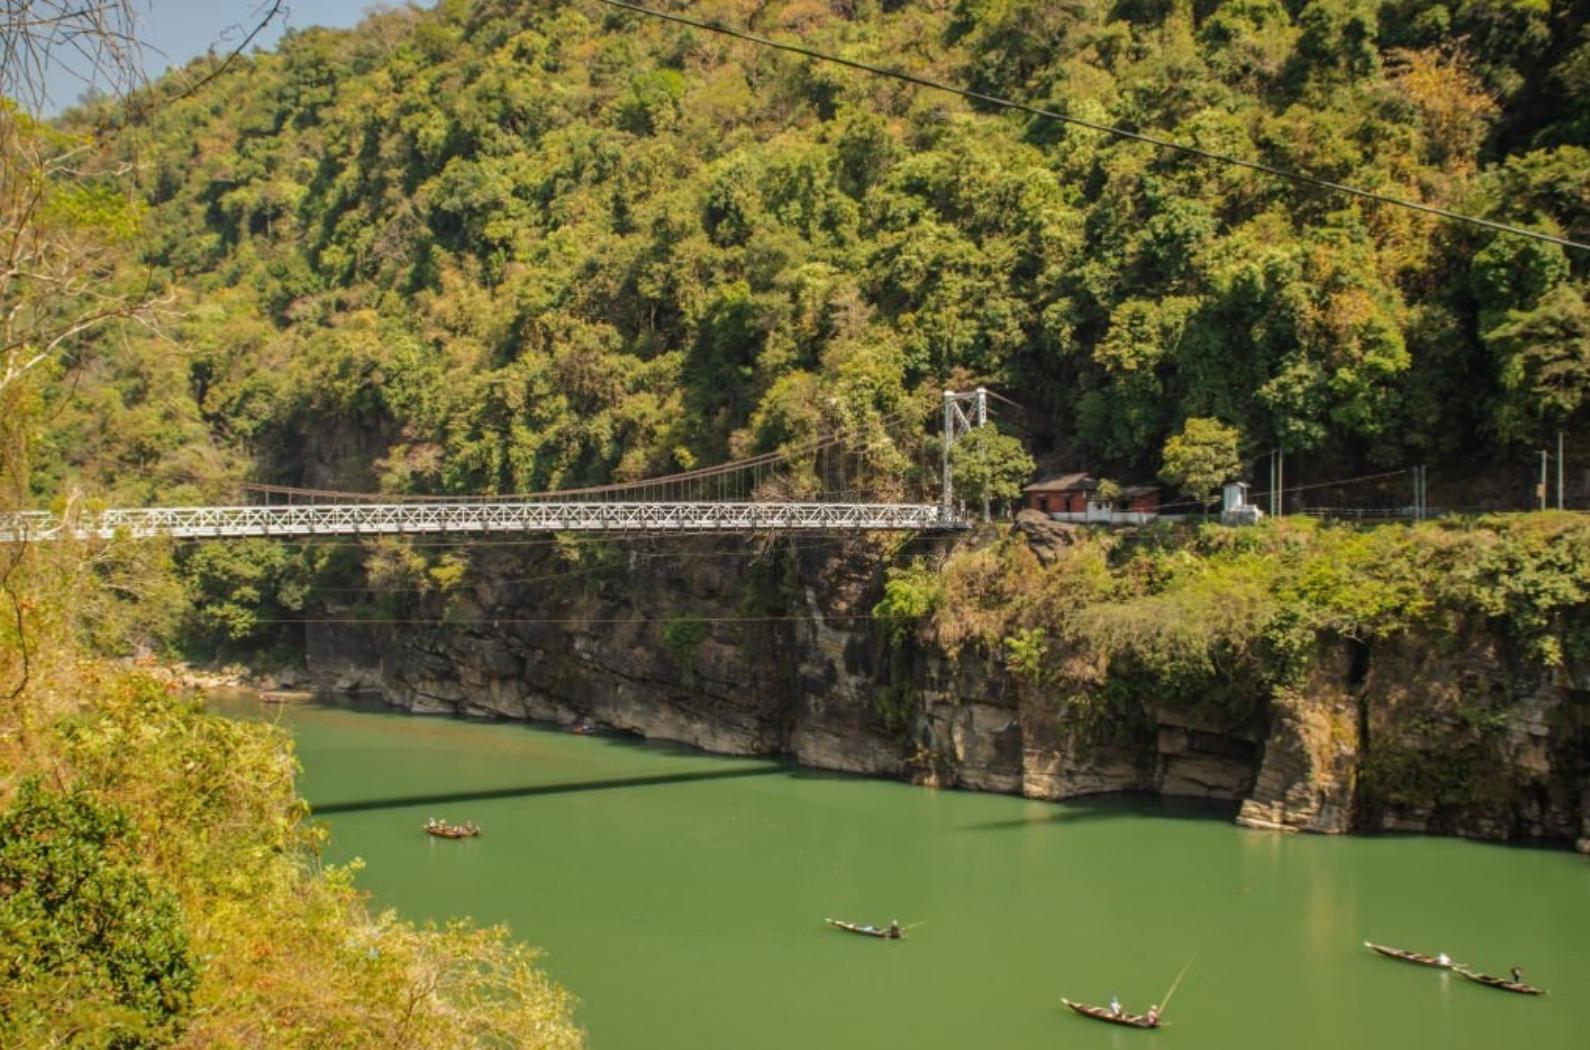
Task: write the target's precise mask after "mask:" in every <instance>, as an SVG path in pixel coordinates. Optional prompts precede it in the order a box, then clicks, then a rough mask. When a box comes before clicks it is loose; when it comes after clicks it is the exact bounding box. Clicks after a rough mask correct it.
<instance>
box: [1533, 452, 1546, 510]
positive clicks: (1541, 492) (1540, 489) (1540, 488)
mask: <svg viewBox="0 0 1590 1050" xmlns="http://www.w3.org/2000/svg"><path fill="white" fill-rule="evenodd" d="M1535 495H1537V496H1539V497H1540V509H1541V510H1545V509H1546V450H1545V449H1541V450H1540V484H1538V485H1536V486H1535Z"/></svg>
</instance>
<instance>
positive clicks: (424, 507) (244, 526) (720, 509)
mask: <svg viewBox="0 0 1590 1050" xmlns="http://www.w3.org/2000/svg"><path fill="white" fill-rule="evenodd" d="M963 528H966V522H964V521H963V520H961V519H960V518H958V517H956V516H955V515H953V514H946V513H945V511H944V510H943V508H941V507H938V506H936V505H933V504H921V503H616V502H615V503H591V502H581V503H543V502H536V501H529V502H523V501H502V500H491V499H479V500H458V501H448V502H424V503H421V502H410V503H325V504H307V505H302V506H243V507H149V508H145V509H139V510H104V511H100V512H99V513H97V514H84V515H81V516H79V517H78V518H77V519H76V521H75V522H74V523H73V525H72V527H71V529H70V532H71V534H72V535H73V536H76V537H77V538H79V539H88V538H94V537H98V538H103V539H111V538H113V537H116V536H126V537H129V538H143V537H150V536H172V537H176V538H178V539H201V538H209V537H229V536H381V535H396V534H405V533H438V532H462V533H492V532H755V531H761V530H765V529H772V530H783V531H804V532H813V531H847V530H913V531H937V530H951V529H963ZM67 531H68V529H67V526H66V524H65V523H63V522H62V520H61V519H60V518H58V517H57V516H56V515H54V514H51V513H49V512H47V511H24V512H21V513H16V514H0V543H7V542H16V541H17V540H22V539H27V540H51V539H59V538H60V537H61V536H63V535H64V534H66V533H67Z"/></svg>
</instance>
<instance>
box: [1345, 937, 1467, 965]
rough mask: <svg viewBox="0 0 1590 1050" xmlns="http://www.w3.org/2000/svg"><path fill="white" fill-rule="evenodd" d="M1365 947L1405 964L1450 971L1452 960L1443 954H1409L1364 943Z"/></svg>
mask: <svg viewBox="0 0 1590 1050" xmlns="http://www.w3.org/2000/svg"><path fill="white" fill-rule="evenodd" d="M1364 947H1365V948H1368V949H1369V950H1370V951H1372V952H1379V953H1380V954H1381V955H1384V956H1385V957H1386V958H1388V959H1401V960H1402V961H1403V962H1411V963H1418V964H1419V965H1420V966H1433V967H1435V968H1436V969H1438V970H1450V969H1451V968H1452V966H1453V963H1452V960H1451V959H1449V958H1447V957H1446V955H1445V954H1444V953H1443V954H1441V955H1425V954H1424V953H1423V952H1409V951H1404V950H1403V949H1401V948H1388V947H1386V946H1385V945H1384V944H1374V943H1372V942H1370V941H1365V942H1364Z"/></svg>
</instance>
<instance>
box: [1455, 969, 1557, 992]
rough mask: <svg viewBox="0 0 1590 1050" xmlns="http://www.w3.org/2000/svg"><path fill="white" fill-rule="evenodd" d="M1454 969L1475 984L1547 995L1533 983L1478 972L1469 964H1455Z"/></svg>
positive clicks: (1506, 990)
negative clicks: (1468, 965) (1469, 966)
mask: <svg viewBox="0 0 1590 1050" xmlns="http://www.w3.org/2000/svg"><path fill="white" fill-rule="evenodd" d="M1452 969H1453V970H1455V971H1457V972H1458V973H1460V974H1462V975H1463V976H1464V977H1467V978H1468V979H1469V980H1471V981H1473V982H1474V983H1475V984H1483V985H1485V986H1486V987H1487V988H1500V989H1501V990H1502V991H1504V992H1517V993H1518V994H1519V995H1545V994H1546V989H1544V988H1536V987H1535V986H1534V985H1532V984H1525V983H1523V982H1522V981H1509V980H1508V979H1507V978H1505V977H1492V976H1491V975H1490V974H1488V973H1476V972H1475V971H1473V970H1471V969H1469V968H1468V967H1467V966H1454V967H1452Z"/></svg>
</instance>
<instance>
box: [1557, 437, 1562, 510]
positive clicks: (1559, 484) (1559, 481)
mask: <svg viewBox="0 0 1590 1050" xmlns="http://www.w3.org/2000/svg"><path fill="white" fill-rule="evenodd" d="M1557 509H1558V510H1561V509H1562V428H1560V427H1559V428H1558V429H1557Z"/></svg>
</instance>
